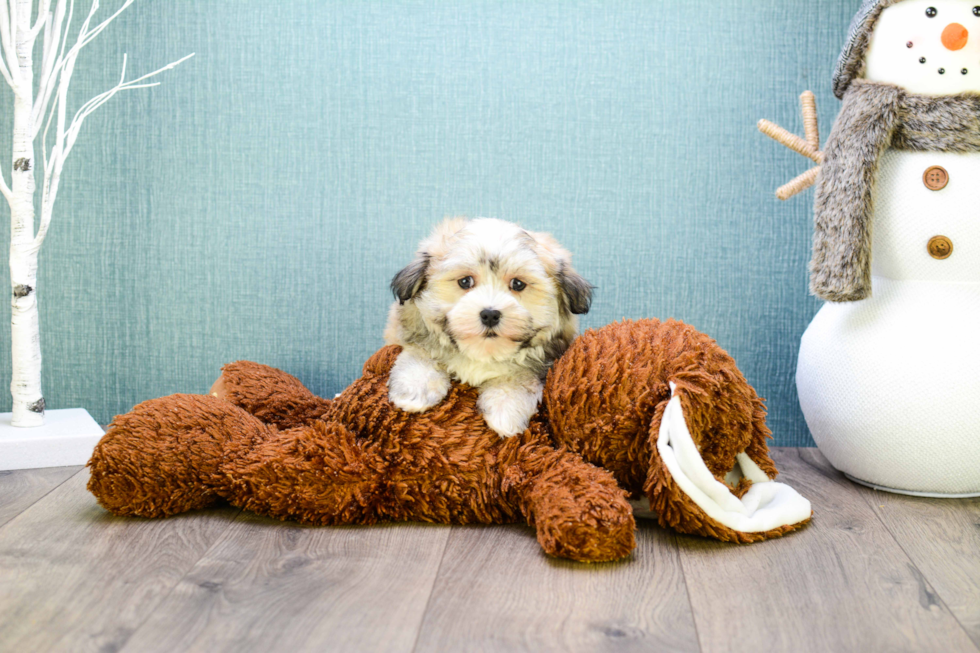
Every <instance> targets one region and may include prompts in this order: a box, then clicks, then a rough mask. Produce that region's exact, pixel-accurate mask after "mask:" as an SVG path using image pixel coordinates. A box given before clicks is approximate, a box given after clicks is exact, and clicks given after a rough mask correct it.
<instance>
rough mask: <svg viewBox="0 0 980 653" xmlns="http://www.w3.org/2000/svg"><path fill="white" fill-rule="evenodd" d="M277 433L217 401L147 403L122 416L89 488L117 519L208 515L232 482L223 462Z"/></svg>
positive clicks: (97, 457)
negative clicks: (206, 511) (194, 513)
mask: <svg viewBox="0 0 980 653" xmlns="http://www.w3.org/2000/svg"><path fill="white" fill-rule="evenodd" d="M273 432H274V430H271V429H270V428H269V427H268V426H266V425H265V424H263V423H262V422H261V421H259V420H258V419H256V418H255V417H253V416H251V415H249V414H248V413H247V412H245V411H244V410H241V409H240V408H238V407H236V406H233V405H232V404H230V403H228V402H226V401H222V400H220V399H217V398H215V397H208V396H202V395H173V396H170V397H163V398H161V399H153V400H151V401H145V402H143V403H141V404H139V405H138V406H136V407H135V408H133V410H132V411H130V412H129V413H126V414H125V415H118V416H117V417H116V418H115V419H114V420H113V421H112V424H110V425H109V428H108V430H107V431H106V434H105V435H104V436H103V437H102V439H101V440H100V441H99V443H98V445H96V447H95V451H94V453H93V454H92V459H91V460H90V461H89V463H88V466H89V468H90V472H91V477H90V479H89V483H88V489H89V491H90V492H92V494H94V495H95V496H96V498H97V499H98V501H99V503H100V504H102V506H103V507H105V508H106V510H109V511H110V512H112V513H115V514H117V515H133V516H140V517H164V516H167V515H174V514H177V513H181V512H185V511H188V510H195V509H199V508H205V507H207V506H209V505H211V504H213V503H214V502H215V501H217V500H218V499H219V498H220V496H221V494H222V491H223V489H224V486H225V485H226V483H227V481H226V478H225V476H224V474H223V473H222V470H221V463H222V461H223V460H227V459H229V458H234V457H237V456H240V455H242V452H243V451H245V450H247V449H249V448H251V447H254V446H255V443H257V442H259V441H262V440H263V439H266V438H269V437H270V435H271V434H272V433H273Z"/></svg>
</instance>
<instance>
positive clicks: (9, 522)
mask: <svg viewBox="0 0 980 653" xmlns="http://www.w3.org/2000/svg"><path fill="white" fill-rule="evenodd" d="M85 468H86V465H82V468H81V469H79V470H78V471H77V472H75V473H74V474H71V475H70V476H67V477H66V478H65V479H64V480H62V481H61V482H60V483H58V484H56V485H55V486H54V487H52V488H50V489H49V490H48V491H47V492H45V493H44V494H42V495H41V496H39V497H38V498H37V499H35V500H34V501H31V503H30V504H29V505H27V506H26V507H25V508H24V509H23V510H21V511H20V512H19V513H17V514H16V515H14V516H13V517H11V518H10V519H8V520H7V521H5V522H4V523H2V524H0V530H3V529H4V528H6V527H7V526H8V525H9V524H12V523H13V522H14V521H15V520H16V519H17V518H18V517H20V516H21V515H23V514H24V513H25V512H27V511H28V510H30V509H31V508H33V507H34V506H36V505H37V504H38V503H40V502H41V501H43V500H44V498H45V497H46V496H48V495H49V494H51V493H52V492H54V491H55V490H57V489H58V488H59V487H61V486H62V485H64V484H65V483H67V482H68V481H70V480H71V479H73V478H75V477H76V476H78V475H79V474H81V473H82V472H84V471H85ZM17 471H19V470H17Z"/></svg>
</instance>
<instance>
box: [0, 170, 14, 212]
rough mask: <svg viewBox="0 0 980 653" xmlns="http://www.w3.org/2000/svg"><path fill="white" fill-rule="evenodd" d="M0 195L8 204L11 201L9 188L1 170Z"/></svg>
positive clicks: (11, 196)
mask: <svg viewBox="0 0 980 653" xmlns="http://www.w3.org/2000/svg"><path fill="white" fill-rule="evenodd" d="M0 193H2V194H3V196H4V198H5V199H6V200H7V203H8V204H10V202H12V201H13V194H12V193H11V192H10V186H8V185H7V180H6V179H4V177H3V170H0Z"/></svg>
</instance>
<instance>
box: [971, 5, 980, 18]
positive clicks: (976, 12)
mask: <svg viewBox="0 0 980 653" xmlns="http://www.w3.org/2000/svg"><path fill="white" fill-rule="evenodd" d="M973 15H974V16H980V7H974V8H973Z"/></svg>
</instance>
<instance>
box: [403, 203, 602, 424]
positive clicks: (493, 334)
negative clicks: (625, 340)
mask: <svg viewBox="0 0 980 653" xmlns="http://www.w3.org/2000/svg"><path fill="white" fill-rule="evenodd" d="M467 278H470V279H471V280H472V287H470V288H464V287H461V285H460V280H461V279H467ZM514 280H518V281H519V282H520V283H523V284H525V287H524V288H523V289H522V290H515V284H514ZM467 285H468V284H467ZM516 286H517V287H520V284H516ZM391 288H392V291H393V292H394V294H395V297H396V298H397V301H395V303H394V305H393V306H392V307H391V312H390V314H389V318H388V327H387V329H386V331H385V339H386V341H387V342H388V343H389V344H397V345H401V346H402V348H403V351H402V353H401V355H400V356H399V357H398V360H397V362H396V363H395V365H394V367H393V368H392V371H391V377H390V380H389V388H388V391H389V396H390V398H391V400H392V402H393V403H394V404H395V405H396V406H398V407H399V408H401V409H402V410H406V411H411V412H422V411H425V410H428V409H429V408H431V407H433V406H435V405H436V404H438V403H439V402H440V401H442V399H443V398H444V397H445V396H446V393H447V392H448V391H449V384H450V379H456V380H458V381H461V382H463V383H467V384H469V385H472V386H474V387H477V388H479V390H480V399H479V402H478V405H479V407H480V410H481V411H482V412H483V415H484V417H485V418H486V420H487V424H488V425H489V426H490V427H491V428H492V429H493V430H495V431H496V432H497V433H499V434H500V435H502V436H505V437H507V436H512V435H516V434H518V433H521V432H522V431H524V429H526V428H527V425H528V421H529V420H530V418H531V416H532V415H534V413H535V411H536V410H537V405H538V402H539V401H540V399H541V390H542V387H543V385H542V384H543V380H544V377H545V375H546V374H547V371H548V368H549V367H550V365H551V363H552V362H553V361H554V360H555V359H556V358H558V357H559V356H561V354H562V353H564V351H565V349H567V348H568V345H569V344H570V343H571V341H572V339H573V338H574V337H575V335H576V333H577V330H578V320H577V318H576V315H579V314H583V313H587V312H588V311H589V305H590V304H591V300H592V286H591V285H590V284H589V283H588V282H587V281H586V280H585V279H583V278H582V277H581V276H579V275H578V274H577V273H576V272H575V270H574V269H573V268H572V265H571V255H570V254H569V253H568V252H567V251H565V250H564V249H563V248H562V247H561V246H560V245H559V244H558V243H557V242H556V241H555V239H554V238H552V237H551V236H550V235H548V234H542V233H532V232H529V231H525V230H524V229H521V228H520V227H518V226H517V225H515V224H511V223H509V222H504V221H502V220H495V219H490V218H481V219H477V220H466V219H462V218H454V219H450V220H446V221H445V222H443V223H442V224H441V225H439V226H438V227H437V228H436V229H435V231H434V232H433V233H432V235H431V236H429V238H427V239H426V240H424V241H422V243H421V244H420V245H419V249H418V252H417V254H416V257H415V260H414V261H413V262H412V263H411V264H409V265H408V266H407V267H406V268H405V269H403V270H402V271H401V272H399V273H398V274H397V275H395V278H394V279H393V280H392V282H391ZM487 309H489V310H495V311H499V312H500V322H499V323H498V324H497V325H495V326H493V327H487V326H486V325H485V324H484V323H483V322H482V321H481V318H480V313H481V312H482V311H484V310H487Z"/></svg>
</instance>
